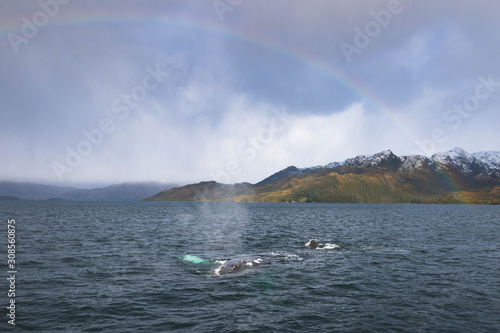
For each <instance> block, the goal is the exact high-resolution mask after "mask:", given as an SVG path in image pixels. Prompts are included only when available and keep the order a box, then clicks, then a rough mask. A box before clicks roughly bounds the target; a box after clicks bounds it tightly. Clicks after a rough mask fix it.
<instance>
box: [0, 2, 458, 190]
mask: <svg viewBox="0 0 500 333" xmlns="http://www.w3.org/2000/svg"><path fill="white" fill-rule="evenodd" d="M61 10H62V9H61ZM27 18H29V17H28V16H27ZM135 24H140V25H153V26H157V27H168V28H176V29H184V30H186V31H189V30H191V31H197V32H202V33H211V34H216V35H219V36H222V37H224V38H227V39H231V40H234V41H237V42H243V43H249V44H252V45H253V46H258V47H260V48H263V49H265V50H266V51H270V52H273V53H275V54H277V55H279V56H281V57H284V58H286V59H290V60H292V61H294V62H297V63H299V64H301V65H303V66H306V67H307V68H309V69H311V70H313V71H315V72H317V73H319V74H321V75H324V76H326V77H327V78H328V79H330V80H331V81H333V82H335V84H337V85H338V86H339V87H340V88H342V89H346V90H347V91H349V92H350V93H351V94H352V95H353V96H355V97H356V98H358V99H359V101H360V102H361V103H363V104H364V105H367V106H369V107H370V108H373V109H374V110H378V111H379V112H380V113H382V114H383V115H384V116H385V117H386V118H387V119H388V120H389V121H391V122H392V123H393V124H394V125H395V126H397V127H398V128H400V129H401V130H402V133H405V135H406V136H408V138H410V139H411V140H412V141H414V140H415V139H416V138H417V135H415V134H412V130H411V129H410V127H409V126H408V125H405V124H404V123H403V121H401V120H399V119H398V115H397V113H396V112H395V111H394V110H393V109H392V108H391V107H390V106H389V105H388V104H387V103H385V102H384V101H383V100H382V99H381V98H379V97H378V96H375V95H374V94H373V93H372V92H371V91H369V90H368V89H367V88H366V87H365V86H363V84H362V83H361V82H357V81H355V80H353V79H352V78H349V77H347V76H346V75H344V74H343V73H342V72H341V71H340V70H338V69H336V68H334V67H333V66H332V65H331V64H328V63H326V62H324V61H320V60H318V59H314V58H312V57H311V56H310V55H309V54H307V53H306V52H305V51H304V50H299V49H296V50H292V49H290V48H286V47H283V46H280V45H277V44H276V43H274V42H272V41H270V40H268V39H266V38H265V37H263V36H257V35H256V34H255V33H251V32H246V31H234V30H230V29H228V27H225V26H224V25H223V24H220V23H216V22H213V21H209V20H205V21H199V20H198V21H195V20H191V19H185V18H183V19H179V18H176V17H167V16H150V15H143V14H141V13H126V12H122V13H119V14H113V15H109V13H102V12H97V11H95V12H75V11H73V12H71V13H70V14H69V15H66V16H64V17H60V16H57V15H56V16H55V17H54V18H51V19H50V21H49V22H48V24H47V25H46V26H43V27H40V29H39V30H40V31H39V33H42V34H43V33H47V32H50V31H52V30H58V29H89V28H99V29H110V28H114V27H121V26H124V25H135ZM22 26H23V22H22V21H21V18H16V19H14V18H12V17H11V18H10V19H9V20H8V21H4V22H3V23H2V26H0V38H5V39H7V35H8V34H9V33H17V34H19V35H20V34H21V28H22ZM34 38H37V37H36V36H35V37H34ZM441 176H442V178H443V181H444V183H445V184H447V185H448V186H449V187H450V188H451V189H452V190H454V191H457V190H458V187H457V186H456V185H455V184H454V183H453V181H452V180H451V179H450V178H449V177H448V176H447V175H446V174H445V173H444V172H442V173H441Z"/></svg>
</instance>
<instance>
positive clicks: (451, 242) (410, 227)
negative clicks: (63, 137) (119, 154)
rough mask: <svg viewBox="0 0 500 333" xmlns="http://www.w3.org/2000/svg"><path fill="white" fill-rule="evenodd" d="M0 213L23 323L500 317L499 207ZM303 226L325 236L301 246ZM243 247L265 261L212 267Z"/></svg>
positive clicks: (340, 325) (31, 207) (235, 325)
mask: <svg viewBox="0 0 500 333" xmlns="http://www.w3.org/2000/svg"><path fill="white" fill-rule="evenodd" d="M0 211H1V212H2V216H3V218H4V220H5V221H6V220H7V219H15V220H16V237H17V238H16V240H17V244H18V246H17V247H16V249H17V251H18V252H17V260H16V262H17V266H18V276H17V278H18V280H17V284H16V288H17V292H16V305H17V307H16V329H17V330H19V331H36V332H45V331H67V332H79V331H83V332H85V331H99V330H102V331H106V332H127V331H133V332H155V331H156V332H160V331H174V330H177V331H186V332H215V331H218V332H235V331H242V332H253V331H255V332H257V331H289V332H293V331H296V332H303V331H305V330H309V329H311V328H312V329H318V330H321V331H326V332H331V331H356V332H364V331H367V332H368V331H403V332H427V331H474V332H491V331H495V330H498V328H499V327H500V319H499V318H498V313H500V285H499V281H500V248H499V246H498V244H499V243H498V239H499V238H500V207H498V206H448V205H382V204H380V205H379V204H372V205H361V204H253V203H244V204H237V203H154V202H153V203H69V202H62V203H56V202H50V203H49V202H0ZM5 223H6V222H5ZM4 229H5V228H2V231H1V235H2V239H4V242H6V240H7V232H6V230H4ZM311 238H317V239H318V242H319V243H322V244H325V245H326V246H325V248H323V249H316V250H311V249H308V248H306V247H305V246H304V244H305V243H306V242H307V241H308V240H309V239H311ZM246 255H248V256H250V255H253V256H259V257H262V258H263V261H262V262H261V263H260V265H258V266H257V267H252V268H250V269H247V270H245V271H244V272H241V273H237V274H229V275H220V276H217V275H214V274H213V272H214V269H216V268H217V267H218V265H220V263H222V262H224V261H226V260H229V259H231V258H235V257H240V256H246ZM185 256H189V257H187V258H194V257H197V258H201V259H203V260H202V261H197V260H193V261H188V260H184V259H183V258H185ZM1 268H2V271H3V272H4V275H5V274H6V271H7V267H6V263H5V262H4V261H2V264H1ZM1 285H2V288H3V290H4V291H7V289H8V285H7V283H6V282H5V280H4V282H2V284H1ZM2 293H3V292H2ZM7 302H8V298H7V297H6V296H4V303H5V305H7ZM4 321H5V322H4V323H2V324H1V325H3V326H7V325H8V324H7V319H5V318H4Z"/></svg>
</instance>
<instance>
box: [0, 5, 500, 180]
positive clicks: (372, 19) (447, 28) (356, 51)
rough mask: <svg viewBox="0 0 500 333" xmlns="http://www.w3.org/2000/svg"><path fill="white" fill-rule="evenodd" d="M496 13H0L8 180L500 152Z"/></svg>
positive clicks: (222, 8)
mask: <svg viewBox="0 0 500 333" xmlns="http://www.w3.org/2000/svg"><path fill="white" fill-rule="evenodd" d="M499 12H500V2H498V1H490V0H487V1H457V0H449V1H436V0H428V1H425V0H423V1H410V0H400V1H396V0H389V1H386V0H384V1H375V0H373V1H361V0H359V1H356V0H345V1H340V0H339V1H334V0H324V1H320V0H310V1H303V0H288V1H286V0H281V1H278V0H277V1H269V0H242V1H239V0H216V1H212V0H210V1H207V0H198V1H188V0H182V1H173V0H170V1H166V0H165V1H160V0H156V1H147V0H146V1H144V0H143V1H126V0H125V1H124V0H109V1H106V0H98V1H97V0H95V1H89V0H85V1H83V0H72V1H68V0H40V1H22V0H18V1H2V2H0V101H1V105H0V156H1V161H0V162H1V163H0V180H2V179H3V180H23V181H36V182H42V183H48V184H61V185H62V184H70V185H75V184H78V185H85V184H88V185H90V184H103V185H106V184H111V183H117V182H123V181H143V180H164V181H169V182H177V183H181V184H183V183H192V182H199V181H203V180H217V181H220V182H225V183H235V182H243V181H248V182H252V183H255V182H258V181H260V180H262V179H264V178H265V177H267V176H269V175H270V174H272V173H274V172H276V171H278V170H281V169H283V168H285V167H287V166H289V165H295V166H297V167H307V166H315V165H325V164H327V163H330V162H334V161H343V160H344V159H346V158H348V157H353V156H356V155H359V154H373V153H376V152H379V151H382V150H385V149H391V150H392V151H393V152H394V153H395V154H397V155H409V154H417V153H420V154H424V155H427V156H429V155H432V154H433V153H435V152H438V151H446V150H450V149H452V148H454V147H457V146H458V147H462V148H463V149H465V150H467V151H469V152H475V151H482V150H500V145H499V143H500V131H499V124H500V114H499V108H498V105H499V103H500V66H499V63H500V52H499V50H500V47H499V41H500V21H499V20H498V13H499Z"/></svg>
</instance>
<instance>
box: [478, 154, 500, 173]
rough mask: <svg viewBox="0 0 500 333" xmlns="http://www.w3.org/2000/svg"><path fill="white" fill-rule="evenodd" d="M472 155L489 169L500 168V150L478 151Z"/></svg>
mask: <svg viewBox="0 0 500 333" xmlns="http://www.w3.org/2000/svg"><path fill="white" fill-rule="evenodd" d="M471 155H472V156H474V157H475V158H476V159H477V160H479V161H480V162H482V163H483V164H485V165H486V167H488V168H489V169H500V151H478V152H476V153H472V154H471Z"/></svg>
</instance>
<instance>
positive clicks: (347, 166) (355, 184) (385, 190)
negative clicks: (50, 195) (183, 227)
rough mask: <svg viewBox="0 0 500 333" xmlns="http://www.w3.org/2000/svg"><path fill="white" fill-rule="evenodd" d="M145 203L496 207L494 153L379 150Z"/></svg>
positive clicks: (499, 171) (498, 163) (498, 159)
mask: <svg viewBox="0 0 500 333" xmlns="http://www.w3.org/2000/svg"><path fill="white" fill-rule="evenodd" d="M145 200H147V201H241V202H351V203H358V202H359V203H471V204H500V152H498V151H485V152H477V153H472V154H470V153H467V152H466V151H465V150H463V149H461V148H454V149H452V150H450V151H447V152H443V153H437V154H434V155H432V156H431V157H430V158H428V157H426V156H422V155H411V156H396V155H395V154H394V153H392V151H390V150H385V151H382V152H380V153H377V154H374V155H359V156H356V157H354V158H348V159H346V160H345V161H343V162H333V163H329V164H327V165H324V166H316V167H309V168H297V167H295V166H290V167H288V168H286V169H283V170H281V171H279V172H276V173H275V174H273V175H271V176H269V177H267V178H266V179H264V180H262V181H260V182H258V183H256V184H250V183H240V184H234V185H227V184H220V183H216V182H213V181H209V182H201V183H198V184H191V185H186V186H183V187H175V188H171V189H169V190H166V191H162V192H160V193H158V194H156V195H154V196H152V197H150V198H147V199H145Z"/></svg>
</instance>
